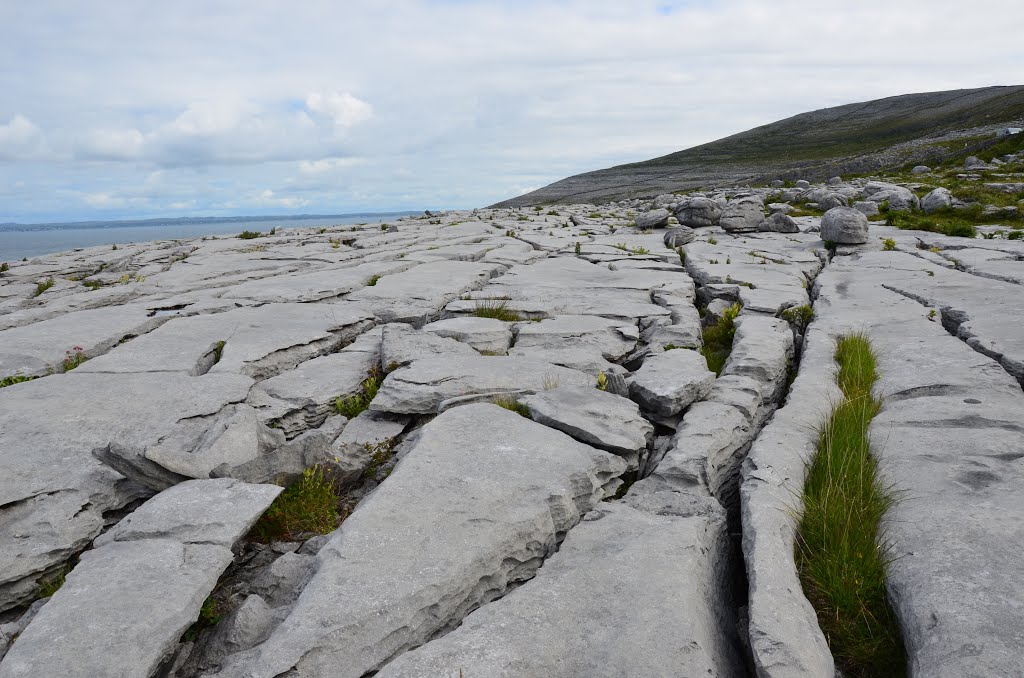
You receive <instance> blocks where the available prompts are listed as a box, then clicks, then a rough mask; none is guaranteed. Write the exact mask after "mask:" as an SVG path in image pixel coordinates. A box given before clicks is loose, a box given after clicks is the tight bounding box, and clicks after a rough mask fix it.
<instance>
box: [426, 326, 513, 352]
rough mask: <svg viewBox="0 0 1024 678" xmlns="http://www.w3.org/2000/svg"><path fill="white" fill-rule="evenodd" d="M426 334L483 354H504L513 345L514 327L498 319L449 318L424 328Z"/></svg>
mask: <svg viewBox="0 0 1024 678" xmlns="http://www.w3.org/2000/svg"><path fill="white" fill-rule="evenodd" d="M423 331H424V332H432V333H433V334H436V335H438V336H439V337H447V338H449V339H455V340H456V341H461V342H462V343H464V344H467V345H469V346H472V347H473V348H474V349H476V350H477V351H479V352H481V353H497V354H504V353H505V352H506V351H507V350H508V347H509V346H511V345H512V327H511V325H509V324H508V323H506V322H502V321H501V320H497V319H496V318H475V317H469V318H449V319H447V320H438V321H437V322H432V323H428V324H426V325H424V326H423Z"/></svg>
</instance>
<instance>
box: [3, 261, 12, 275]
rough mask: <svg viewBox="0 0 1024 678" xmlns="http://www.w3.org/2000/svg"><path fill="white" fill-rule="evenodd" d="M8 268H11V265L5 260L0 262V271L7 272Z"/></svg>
mask: <svg viewBox="0 0 1024 678" xmlns="http://www.w3.org/2000/svg"><path fill="white" fill-rule="evenodd" d="M9 270H11V267H10V265H9V264H8V263H7V262H6V261H5V262H4V263H2V264H0V273H7V271H9Z"/></svg>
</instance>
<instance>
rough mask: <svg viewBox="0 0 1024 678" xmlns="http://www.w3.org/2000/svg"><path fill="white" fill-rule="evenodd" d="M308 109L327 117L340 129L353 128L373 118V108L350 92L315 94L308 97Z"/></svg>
mask: <svg viewBox="0 0 1024 678" xmlns="http://www.w3.org/2000/svg"><path fill="white" fill-rule="evenodd" d="M306 107H307V108H308V109H309V110H310V111H312V112H314V113H319V114H321V115H326V116H327V117H329V118H330V119H331V120H333V121H334V124H335V125H336V126H338V127H344V128H348V127H352V126H353V125H356V124H358V123H361V122H365V121H367V120H369V119H370V118H372V117H373V106H371V105H370V104H368V103H366V102H365V101H363V100H361V99H357V98H356V97H354V96H352V95H351V94H349V93H348V92H343V93H341V94H339V93H337V92H313V93H311V94H309V95H307V96H306Z"/></svg>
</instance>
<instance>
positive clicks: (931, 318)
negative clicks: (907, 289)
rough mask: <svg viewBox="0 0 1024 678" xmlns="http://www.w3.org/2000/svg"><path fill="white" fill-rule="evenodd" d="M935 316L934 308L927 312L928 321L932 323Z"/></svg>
mask: <svg viewBox="0 0 1024 678" xmlns="http://www.w3.org/2000/svg"><path fill="white" fill-rule="evenodd" d="M936 315H938V314H937V313H936V312H935V309H934V308H933V309H929V310H928V320H931V321H934V320H935V316H936Z"/></svg>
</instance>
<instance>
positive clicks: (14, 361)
mask: <svg viewBox="0 0 1024 678" xmlns="http://www.w3.org/2000/svg"><path fill="white" fill-rule="evenodd" d="M166 320H167V318H161V317H150V315H149V311H148V310H147V308H146V306H145V305H144V304H131V305H123V306H114V307H110V308H97V309H92V310H88V311H77V312H74V313H66V314H64V315H61V316H58V317H56V318H52V319H50V320H43V321H41V322H35V323H31V324H28V325H24V326H21V327H14V328H11V329H7V330H3V331H0V378H3V377H8V376H11V375H13V374H24V375H27V376H35V375H43V374H46V373H47V371H48V370H49V369H50V368H53V369H54V370H55V371H60V370H61V361H62V360H63V359H64V357H65V355H66V352H67V351H72V350H73V349H74V347H76V346H78V347H81V349H82V353H83V355H85V357H87V358H93V357H95V356H97V355H101V354H102V353H104V352H106V351H108V350H110V348H111V347H113V346H116V345H117V343H118V342H119V341H121V339H122V338H124V337H125V336H136V335H140V334H145V333H146V332H149V331H150V330H152V329H154V328H156V327H159V326H160V325H161V324H163V323H164V322H166Z"/></svg>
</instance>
